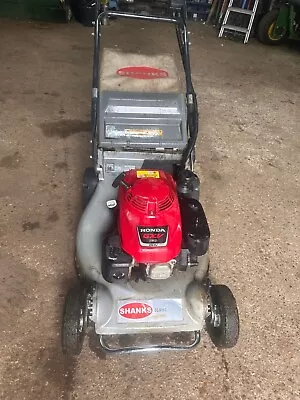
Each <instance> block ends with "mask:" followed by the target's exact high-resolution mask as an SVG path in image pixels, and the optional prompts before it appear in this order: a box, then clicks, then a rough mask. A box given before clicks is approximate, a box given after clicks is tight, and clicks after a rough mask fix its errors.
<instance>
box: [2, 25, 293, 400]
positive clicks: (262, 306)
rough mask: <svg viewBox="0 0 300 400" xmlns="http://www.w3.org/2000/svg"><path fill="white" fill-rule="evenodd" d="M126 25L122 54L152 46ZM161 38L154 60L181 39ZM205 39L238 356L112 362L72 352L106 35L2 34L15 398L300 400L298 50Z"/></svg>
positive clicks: (203, 166)
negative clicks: (97, 55) (100, 48)
mask: <svg viewBox="0 0 300 400" xmlns="http://www.w3.org/2000/svg"><path fill="white" fill-rule="evenodd" d="M125 28H126V30H124V27H122V25H121V22H119V21H114V22H113V23H112V24H111V26H110V27H107V28H105V30H106V37H109V43H110V45H112V46H114V45H115V44H117V43H119V40H120V41H121V43H123V45H125V43H127V45H128V43H131V41H132V40H133V41H134V43H133V47H134V46H137V38H138V37H139V38H140V36H141V37H142V38H143V37H144V39H145V33H143V32H144V31H145V30H144V29H143V28H144V27H143V26H142V25H141V24H140V23H137V25H134V24H132V23H131V24H130V23H126V24H125ZM133 28H134V29H136V30H135V31H134V30H133ZM147 29H150V30H151V35H150V36H149V39H148V42H149V43H148V46H147V48H148V51H153V52H154V51H155V50H156V48H157V47H158V44H159V47H160V48H161V49H162V51H166V50H167V49H169V47H170V41H169V35H168V34H167V33H169V30H168V29H167V28H165V27H164V26H162V25H159V26H154V25H152V26H151V28H147ZM147 29H146V30H147ZM191 31H192V39H191V41H192V67H193V77H194V83H195V88H196V91H197V93H198V94H199V99H200V114H201V136H200V138H199V142H198V148H197V161H198V162H197V169H198V172H200V174H201V177H202V200H203V203H204V206H205V209H206V213H207V216H208V220H209V223H210V227H211V231H212V240H211V263H212V276H213V279H214V280H216V281H217V282H219V283H225V284H228V285H230V287H231V288H232V290H233V292H234V293H235V295H236V297H237V301H238V305H239V311H240V319H241V336H240V341H239V343H238V346H237V347H236V348H234V349H232V350H228V351H218V350H216V349H215V348H213V346H212V344H211V343H210V341H209V338H208V337H207V335H206V334H204V335H203V339H202V345H201V347H199V348H198V349H197V350H195V351H192V352H188V353H171V354H170V353H169V354H156V355H151V356H145V355H144V356H140V355H139V356H119V357H114V358H106V359H100V358H98V357H97V354H96V353H94V352H93V351H92V350H91V349H90V348H89V347H88V344H87V343H86V345H85V348H84V351H83V353H82V354H81V356H80V357H78V358H74V359H70V358H65V357H64V356H63V355H62V354H61V348H60V319H61V311H62V304H63V297H64V295H65V293H66V291H67V288H68V287H69V286H70V285H71V284H72V281H73V280H74V270H73V251H74V235H75V232H76V225H77V222H78V218H79V215H80V182H81V176H82V172H83V170H84V168H85V166H87V165H88V163H89V159H88V151H89V144H88V139H89V137H88V127H89V111H90V92H91V90H90V88H91V56H92V53H91V49H92V37H91V36H90V30H89V29H87V28H83V27H81V26H78V25H76V24H71V25H70V26H68V25H45V24H36V23H31V24H30V23H21V22H18V23H16V22H7V21H1V24H0V35H1V44H0V59H1V63H0V77H1V84H0V143H1V144H0V177H1V185H0V207H1V215H0V240H1V256H0V257H1V260H0V262H1V267H0V281H1V283H2V284H1V289H0V326H1V331H0V376H1V378H0V380H1V382H0V398H1V399H3V400H12V399H14V400H21V399H24V400H25V399H26V400H31V399H32V400H36V399H41V400H44V399H45V400H48V399H65V400H71V399H90V400H92V399H109V400H110V399H116V398H118V399H120V400H121V399H124V400H125V399H129V398H130V399H144V400H147V399H152V400H153V399H163V400H171V399H176V400H177V399H180V400H185V399H190V400H192V399H195V400H196V399H197V400H199V399H207V400H209V399H211V400H218V399H220V400H231V399H242V400H246V399H247V400H248V399H249V400H250V399H256V400H257V399H265V400H270V399H272V400H277V399H286V400H292V399H293V400H295V399H300V389H299V388H300V356H299V336H300V318H299V306H300V304H299V303H300V302H299V293H300V271H299V258H300V249H299V244H300V240H299V226H300V220H299V198H300V196H299V194H300V191H299V166H300V159H299V150H300V142H299V126H300V113H299V104H300V95H299V93H300V63H299V60H300V58H299V56H300V53H299V51H298V50H297V49H288V48H286V47H279V48H272V47H265V46H262V45H260V44H258V43H256V42H255V41H251V42H250V44H249V45H247V46H244V45H242V44H240V43H236V42H232V41H228V40H226V39H224V40H220V39H217V38H216V37H215V33H214V32H213V29H212V28H211V27H209V26H207V27H206V26H203V25H199V24H194V25H192V27H191ZM137 32H138V33H137ZM130 34H132V35H130ZM131 45H132V43H131Z"/></svg>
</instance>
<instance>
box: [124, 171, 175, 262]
mask: <svg viewBox="0 0 300 400" xmlns="http://www.w3.org/2000/svg"><path fill="white" fill-rule="evenodd" d="M123 182H124V184H123V185H122V186H120V191H119V209H120V214H119V234H120V238H121V247H122V249H123V250H124V251H125V252H126V253H127V254H129V255H131V256H132V257H133V258H134V259H135V261H136V262H137V263H143V264H148V263H163V262H168V261H170V260H172V259H174V258H175V257H177V256H178V254H179V253H180V251H181V244H182V224H181V213H180V207H179V202H178V198H177V192H176V184H175V182H174V180H173V178H172V176H171V175H170V174H168V173H166V172H164V171H161V170H159V171H148V170H147V171H143V170H130V171H128V172H126V174H125V176H124V178H123Z"/></svg>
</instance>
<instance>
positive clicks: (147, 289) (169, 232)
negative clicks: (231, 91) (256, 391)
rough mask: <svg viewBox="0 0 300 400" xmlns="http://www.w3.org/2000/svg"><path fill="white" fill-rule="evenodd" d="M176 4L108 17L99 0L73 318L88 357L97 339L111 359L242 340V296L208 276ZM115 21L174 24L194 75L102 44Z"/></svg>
mask: <svg viewBox="0 0 300 400" xmlns="http://www.w3.org/2000/svg"><path fill="white" fill-rule="evenodd" d="M172 7H173V10H171V13H170V15H172V16H171V17H168V16H154V15H137V14H132V13H128V12H119V11H108V10H105V11H100V6H99V3H97V9H96V18H95V27H94V65H93V89H92V116H91V120H92V139H91V145H92V150H91V153H92V155H91V159H92V166H91V167H88V168H87V169H86V170H85V172H84V174H83V191H82V200H83V208H84V209H83V213H82V216H81V219H80V221H79V226H78V230H77V238H76V257H75V264H76V271H77V275H78V277H79V280H78V284H77V285H75V286H74V287H72V288H71V289H70V290H69V292H68V293H67V295H66V298H65V304H64V311H63V322H62V349H63V352H64V353H66V354H72V355H78V354H79V353H80V352H81V350H82V346H83V340H84V337H85V335H86V334H87V332H88V334H89V335H90V333H91V332H92V333H93V337H94V338H96V340H97V344H98V346H99V349H100V350H101V351H103V352H107V353H120V352H121V353H122V352H127V353H130V352H141V351H157V350H174V349H191V348H194V347H195V346H196V345H198V344H199V342H200V333H201V331H202V330H203V329H204V328H205V327H206V330H207V331H208V333H209V335H210V338H211V339H212V342H213V343H214V344H215V346H217V347H218V348H230V347H233V346H235V345H236V343H237V340H238V336H239V317H238V310H237V305H236V301H235V298H234V296H233V294H232V292H231V291H230V289H229V288H228V287H227V286H225V285H214V284H212V283H211V281H210V279H209V275H208V272H209V256H208V248H209V239H210V230H209V226H208V222H207V219H206V216H205V213H204V210H203V207H202V205H201V203H200V201H199V194H200V181H199V178H198V176H197V175H196V174H195V173H194V170H193V167H194V162H195V144H196V140H197V135H198V107H197V98H196V94H195V91H194V88H193V84H192V79H191V70H190V59H189V40H188V32H187V27H186V21H185V15H186V12H185V9H184V7H185V4H184V3H182V4H178V3H177V4H173V6H172ZM174 10H175V11H174ZM110 17H116V18H117V20H116V23H122V19H123V18H126V19H133V20H142V21H150V22H155V23H158V22H160V23H166V24H173V25H174V26H175V28H176V29H175V31H176V34H177V41H178V45H179V53H180V55H181V57H180V58H181V60H182V63H181V62H180V68H181V69H182V72H183V76H184V79H183V80H180V73H179V72H178V71H179V70H178V66H177V64H176V61H175V60H174V57H173V56H172V55H169V54H157V55H155V57H154V56H149V55H146V54H141V53H140V52H138V53H125V52H122V51H120V50H116V48H112V49H110V48H104V49H102V48H101V46H100V40H101V26H102V21H103V19H104V18H110ZM102 29H103V28H102ZM104 29H105V28H104ZM182 87H184V89H183V88H182Z"/></svg>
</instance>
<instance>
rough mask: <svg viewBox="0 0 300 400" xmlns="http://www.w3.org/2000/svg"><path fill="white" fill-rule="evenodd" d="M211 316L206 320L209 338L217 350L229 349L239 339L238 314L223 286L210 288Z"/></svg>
mask: <svg viewBox="0 0 300 400" xmlns="http://www.w3.org/2000/svg"><path fill="white" fill-rule="evenodd" d="M210 296H211V314H210V316H209V317H208V318H207V320H206V329H207V332H208V333H209V336H210V338H211V340H212V342H213V343H214V345H215V346H216V347H218V348H231V347H234V346H235V345H236V344H237V341H238V338H239V314H238V309H237V305H236V300H235V298H234V296H233V294H232V292H231V290H230V289H229V288H228V287H227V286H225V285H215V286H212V287H211V288H210Z"/></svg>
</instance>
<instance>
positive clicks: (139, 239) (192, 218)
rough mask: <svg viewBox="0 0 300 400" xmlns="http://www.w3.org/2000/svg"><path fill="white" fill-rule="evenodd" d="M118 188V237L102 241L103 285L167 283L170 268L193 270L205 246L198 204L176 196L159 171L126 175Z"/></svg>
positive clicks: (205, 226)
mask: <svg viewBox="0 0 300 400" xmlns="http://www.w3.org/2000/svg"><path fill="white" fill-rule="evenodd" d="M191 174H193V173H191ZM190 178H191V177H189V178H188V179H190ZM119 185H120V189H119V199H118V204H119V211H118V232H116V233H114V234H112V235H110V236H109V238H108V241H107V245H106V258H107V259H106V262H105V263H104V265H105V267H104V269H105V271H103V272H104V277H105V278H106V280H107V281H109V282H113V281H115V280H121V279H127V280H128V279H135V280H138V279H143V280H146V279H147V278H150V279H167V278H169V277H170V276H171V275H172V272H173V270H174V268H177V269H180V270H186V268H187V267H189V266H192V265H197V257H198V256H201V255H203V254H205V253H206V252H207V249H208V242H209V228H208V224H207V221H206V217H205V214H204V211H203V209H202V207H201V205H200V203H199V202H198V201H197V200H195V199H193V198H189V197H186V196H184V195H183V194H182V193H178V188H177V185H176V182H175V181H174V179H173V177H172V176H171V175H170V174H168V173H167V172H164V171H161V170H160V171H149V170H130V171H128V172H126V173H125V174H123V175H122V177H121V179H119ZM181 187H182V185H181ZM183 216H184V221H183V218H182V217H183Z"/></svg>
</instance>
